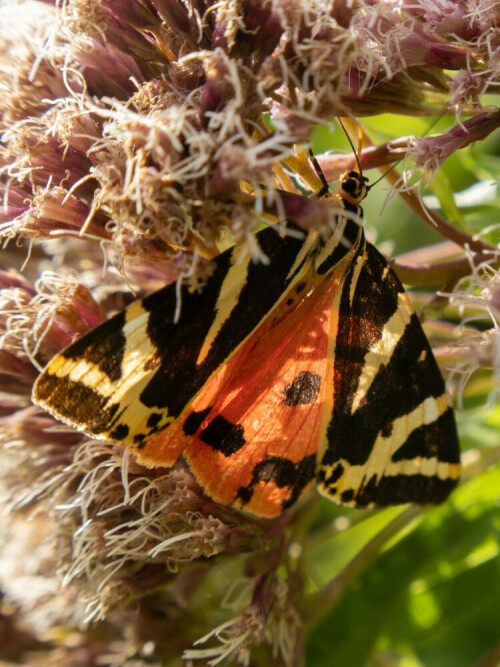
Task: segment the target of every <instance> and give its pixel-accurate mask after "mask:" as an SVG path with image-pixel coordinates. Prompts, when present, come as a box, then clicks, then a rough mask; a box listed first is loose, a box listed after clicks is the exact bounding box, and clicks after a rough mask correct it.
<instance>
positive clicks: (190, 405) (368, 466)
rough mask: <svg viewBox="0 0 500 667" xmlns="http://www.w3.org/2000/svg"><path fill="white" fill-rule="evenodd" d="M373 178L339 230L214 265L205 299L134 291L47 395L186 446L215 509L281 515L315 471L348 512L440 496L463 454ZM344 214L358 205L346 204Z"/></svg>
mask: <svg viewBox="0 0 500 667" xmlns="http://www.w3.org/2000/svg"><path fill="white" fill-rule="evenodd" d="M366 181H367V179H366V178H365V177H364V176H362V175H361V174H360V173H359V172H358V171H348V172H346V173H345V174H344V175H343V177H342V179H341V184H340V187H339V190H338V192H337V194H336V195H335V196H336V198H337V202H338V205H339V214H338V216H337V217H336V227H335V230H334V231H333V233H332V235H331V236H330V238H328V239H324V238H322V237H321V236H320V235H319V234H318V233H317V232H314V231H311V232H309V233H308V234H307V236H306V237H305V238H303V239H297V238H293V237H290V236H287V237H285V238H283V239H278V238H277V236H276V232H275V231H274V230H273V229H270V228H268V229H264V230H263V231H261V232H259V234H258V235H257V239H258V243H259V245H260V247H261V249H262V251H263V252H264V253H265V254H266V255H267V257H268V258H269V260H270V261H269V264H262V263H261V264H255V263H252V261H251V258H250V257H249V256H248V253H245V252H244V249H243V248H242V247H240V246H235V247H234V248H232V249H230V250H228V251H226V252H224V253H222V254H220V255H219V256H218V257H217V258H216V259H215V260H214V266H215V269H214V272H213V274H212V275H211V276H210V278H209V279H208V280H207V282H206V284H205V286H204V288H203V289H202V291H201V292H198V293H193V292H192V291H190V290H189V289H188V288H187V287H186V286H184V287H183V288H182V310H181V316H180V320H179V322H178V323H174V313H175V311H176V303H177V295H176V286H175V284H171V285H167V286H166V287H164V288H163V289H161V290H159V291H158V292H155V293H153V294H151V295H150V296H147V297H145V298H143V299H140V300H138V301H135V302H134V303H132V304H131V305H130V306H128V307H127V308H125V310H123V311H122V312H120V313H118V314H117V315H115V316H114V317H112V318H111V319H109V320H108V321H106V322H104V323H103V324H101V325H99V326H97V327H96V328H95V329H93V330H91V331H89V332H88V333H87V334H85V335H84V336H82V337H81V338H80V339H78V340H77V341H76V342H74V343H72V344H71V345H70V346H69V347H67V348H66V349H65V350H64V351H63V352H61V353H60V354H58V355H57V356H55V357H54V358H53V359H52V360H51V361H50V362H49V364H48V365H47V367H46V368H45V369H44V371H43V372H42V374H41V375H40V376H39V378H38V380H37V382H36V384H35V387H34V391H33V400H34V401H35V402H36V403H38V404H39V405H41V406H42V407H44V408H45V409H46V410H48V411H49V412H51V413H52V414H53V415H54V416H55V417H57V418H58V419H61V420H63V421H64V422H66V423H68V424H70V425H72V426H74V427H76V428H78V429H80V430H82V431H84V432H85V433H87V434H89V435H91V436H94V437H98V438H106V439H110V440H112V441H115V442H117V443H123V444H125V445H127V446H129V447H130V448H131V449H132V450H133V451H134V453H135V455H136V457H137V459H138V460H139V462H140V463H142V464H144V465H146V466H151V467H155V466H170V465H172V464H174V463H175V461H176V460H177V459H178V458H179V456H181V455H182V456H183V457H184V459H185V460H186V461H187V463H188V465H189V467H190V469H191V471H192V473H193V475H194V476H195V477H196V479H197V480H198V482H199V483H200V484H201V485H202V486H203V487H204V489H205V490H206V492H207V494H208V495H209V496H211V497H212V498H213V500H214V501H216V502H218V503H222V504H225V505H232V506H233V507H236V508H239V509H243V510H245V511H247V512H250V513H252V514H255V515H258V516H263V517H273V516H276V515H277V514H279V513H280V512H282V511H283V510H284V509H286V508H287V507H289V506H290V505H292V504H293V503H294V502H295V501H296V500H297V498H298V497H299V496H300V495H301V494H302V492H303V491H304V489H305V488H306V487H307V486H308V485H309V483H310V482H311V481H312V480H313V479H314V478H316V482H317V486H318V489H319V491H320V492H321V493H322V494H324V495H325V496H327V497H328V498H330V499H332V500H334V501H335V502H337V503H340V504H343V505H349V506H351V507H366V506H368V507H377V506H386V505H391V504H398V503H407V502H416V503H421V504H426V503H439V502H442V501H443V500H444V499H445V498H446V497H447V496H448V494H449V493H450V491H451V490H452V489H453V488H454V486H455V485H456V484H457V481H458V477H459V472H460V463H459V460H460V458H459V447H458V441H457V433H456V427H455V420H454V415H453V411H452V409H451V407H450V406H449V402H448V399H447V396H446V391H445V385H444V381H443V378H442V376H441V373H440V371H439V368H438V366H437V363H436V361H435V359H434V356H433V353H432V350H431V348H430V345H429V343H428V341H427V339H426V337H425V334H424V332H423V330H422V327H421V325H420V322H419V320H418V318H417V316H416V314H415V313H414V311H413V309H412V307H411V305H410V302H409V299H408V296H407V294H406V293H405V291H404V288H403V286H402V285H401V283H400V281H399V279H398V278H397V276H396V274H395V272H394V271H393V269H392V268H391V266H390V265H389V263H388V262H387V260H386V259H385V258H384V257H383V256H382V255H381V254H380V253H379V252H378V251H377V250H376V249H375V248H374V246H373V245H371V244H370V243H368V242H367V241H366V240H365V236H364V232H363V228H362V226H361V225H360V224H359V220H360V218H361V216H362V209H361V207H360V205H359V204H360V202H361V200H362V199H363V198H364V197H365V195H366V192H367V185H366ZM342 211H344V212H345V213H342Z"/></svg>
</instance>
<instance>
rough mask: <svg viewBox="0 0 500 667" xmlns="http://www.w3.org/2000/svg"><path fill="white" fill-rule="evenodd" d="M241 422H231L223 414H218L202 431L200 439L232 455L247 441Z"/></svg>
mask: <svg viewBox="0 0 500 667" xmlns="http://www.w3.org/2000/svg"><path fill="white" fill-rule="evenodd" d="M243 434H244V428H243V426H242V425H241V424H231V422H229V421H228V420H227V419H225V418H224V417H223V416H222V415H217V416H216V417H214V418H213V419H212V421H211V422H210V423H209V424H208V426H206V427H205V428H204V429H203V431H202V432H201V433H200V440H202V441H203V442H204V443H205V444H206V445H210V447H212V449H216V450H217V451H218V452H221V453H222V454H224V456H231V454H234V453H235V452H237V451H238V450H239V449H241V448H242V447H243V445H244V444H245V443H246V440H245V438H244V435H243Z"/></svg>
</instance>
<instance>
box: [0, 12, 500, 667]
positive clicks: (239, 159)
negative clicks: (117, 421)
mask: <svg viewBox="0 0 500 667" xmlns="http://www.w3.org/2000/svg"><path fill="white" fill-rule="evenodd" d="M498 22H499V16H498V3H496V2H494V1H493V0H483V1H482V2H474V1H472V0H471V1H470V2H469V1H464V2H455V1H453V0H435V1H432V0H419V1H417V2H414V3H400V2H396V1H392V0H383V1H381V2H370V1H369V0H357V1H355V2H348V1H347V0H340V1H337V0H242V1H235V0H221V1H220V2H217V3H213V2H211V1H209V0H149V1H148V2H146V1H145V0H67V1H61V2H57V3H55V4H52V3H51V2H49V1H47V0H46V1H45V2H43V1H42V0H25V1H24V2H20V3H14V2H12V3H6V4H5V5H4V7H2V8H1V9H0V26H1V29H0V73H1V74H0V77H1V78H0V86H1V90H2V97H1V99H0V129H1V131H2V138H1V142H0V174H1V183H0V189H1V194H2V201H3V206H2V208H1V210H0V236H1V238H2V239H3V240H4V242H5V247H4V250H3V253H2V257H1V264H0V268H2V269H3V271H2V272H1V273H0V288H1V290H0V327H1V330H0V390H1V393H0V434H1V435H0V437H1V439H2V449H1V452H2V453H1V465H0V468H1V469H2V471H4V473H5V474H4V478H3V480H2V482H1V487H0V492H1V499H2V503H3V505H4V507H5V510H6V513H7V514H6V516H7V517H8V518H7V519H6V520H5V526H4V528H3V529H2V538H1V539H2V542H3V543H4V544H6V545H7V544H8V545H9V548H5V549H4V550H3V556H2V558H1V560H0V584H1V587H2V589H3V591H4V594H5V595H6V597H7V599H8V601H9V605H12V609H14V610H15V612H12V613H13V616H12V619H11V620H10V621H8V620H7V617H6V616H1V617H0V624H2V623H3V624H4V625H5V627H7V625H6V624H9V623H11V622H12V623H14V624H15V623H17V621H18V620H19V619H18V618H17V616H16V614H21V615H22V616H23V620H22V623H21V625H19V627H18V629H17V630H16V632H17V635H15V637H16V639H15V642H17V643H16V645H15V647H14V648H13V655H14V654H16V652H17V656H18V657H19V656H20V655H22V656H23V657H24V656H25V655H27V654H28V653H27V652H31V655H40V656H45V657H40V658H36V657H35V658H32V661H31V662H25V664H33V665H37V664H49V663H50V661H51V660H52V664H55V662H56V661H57V664H68V665H70V664H77V663H78V662H79V661H80V660H81V661H82V664H94V662H95V663H97V662H100V663H101V664H102V662H103V661H104V662H106V661H107V662H106V664H120V665H127V664H130V665H132V664H133V665H142V664H146V663H147V664H153V663H152V662H151V660H158V661H159V662H158V663H157V664H174V663H175V660H177V659H178V656H180V655H181V654H182V653H183V651H185V659H186V660H188V661H193V660H195V659H201V660H206V661H208V662H207V664H211V665H215V664H219V663H220V662H221V661H223V660H225V659H227V660H228V661H230V664H234V663H238V664H244V665H245V664H249V661H250V655H251V652H252V651H253V650H254V649H255V650H258V651H259V650H260V651H263V652H262V653H261V654H259V655H261V660H262V662H261V663H259V664H271V663H273V664H283V665H286V666H287V667H292V666H293V665H298V664H300V661H301V657H300V654H301V646H302V629H301V624H302V619H301V599H302V596H303V595H304V586H305V583H304V580H303V577H302V576H299V574H298V569H297V570H296V571H294V568H293V567H292V566H291V565H290V558H289V557H288V555H287V553H288V552H287V547H288V546H289V545H287V539H289V538H288V537H287V532H286V531H287V530H289V527H290V522H291V521H292V518H293V517H294V510H290V511H288V512H287V513H286V514H285V515H283V516H282V517H279V518H278V519H276V520H273V521H261V520H257V519H251V518H249V517H245V516H242V515H241V514H238V513H235V512H232V511H230V510H229V509H227V508H223V507H218V506H215V505H214V503H213V502H211V501H210V499H208V498H207V497H206V496H205V494H204V493H203V491H202V489H201V488H200V487H199V486H198V485H197V483H196V480H194V479H193V478H192V477H191V475H190V474H189V472H188V471H187V469H186V468H185V467H183V464H182V463H181V462H179V463H178V464H177V465H176V467H174V468H173V469H169V470H149V469H145V468H142V467H141V466H139V465H138V464H137V463H136V462H134V461H133V460H132V459H130V460H129V457H128V454H127V453H126V452H124V451H120V450H119V449H118V448H117V447H114V446H111V445H110V444H108V443H106V442H104V443H103V442H95V441H92V440H89V439H88V438H85V437H83V436H82V435H81V434H79V433H77V432H76V431H75V430H73V429H71V428H69V427H66V426H62V425H60V424H58V423H57V422H56V421H55V420H54V419H53V418H52V417H50V416H48V415H46V414H45V413H43V412H42V411H41V409H39V408H37V407H34V406H33V405H32V404H31V401H30V395H31V387H32V384H33V381H34V379H35V378H36V375H37V373H38V371H39V370H40V369H41V368H42V367H43V366H44V365H45V364H46V363H47V362H48V361H49V359H50V358H51V357H52V356H53V355H54V354H55V353H57V352H58V351H60V350H61V349H62V348H63V347H65V346H66V345H67V344H68V343H69V342H71V341H72V340H74V339H75V338H76V337H78V336H79V335H81V334H82V333H84V332H85V331H87V330H89V329H91V328H92V327H94V326H95V325H96V324H98V323H100V322H102V321H103V320H104V319H106V317H107V316H108V315H109V314H110V313H113V312H116V311H117V310H119V309H120V308H122V307H123V306H125V305H126V304H128V303H130V301H131V300H132V299H133V298H134V296H133V294H137V293H140V294H143V293H147V292H149V291H151V290H153V289H156V288H158V287H160V286H161V285H163V284H164V283H165V282H168V281H174V280H185V281H190V283H191V284H192V285H193V287H197V286H199V285H201V284H202V283H203V280H204V279H205V278H206V276H207V275H208V274H209V273H210V271H211V266H210V259H211V258H213V257H214V256H215V255H216V254H217V253H218V252H219V251H220V250H221V249H224V248H225V247H228V246H229V245H230V244H231V243H233V242H243V243H245V244H246V245H247V247H248V252H249V253H252V255H253V256H254V258H255V259H256V260H261V261H265V259H266V258H265V257H262V254H261V252H260V249H259V247H258V244H257V242H256V239H255V231H256V230H257V229H258V228H259V226H261V225H262V224H263V223H266V224H271V225H276V226H277V228H278V230H279V231H280V232H281V234H282V235H283V234H286V233H287V221H288V220H293V221H294V222H296V223H298V224H299V225H301V226H302V227H304V228H311V227H313V228H316V229H318V230H320V231H322V232H327V231H328V230H329V229H331V226H332V221H333V219H334V217H335V215H336V211H337V209H336V206H335V202H333V201H331V200H328V199H326V200H319V199H309V198H308V197H306V196H305V195H304V190H307V191H313V190H314V189H316V188H318V185H319V184H318V178H317V175H316V173H315V172H314V170H313V169H312V168H311V165H310V164H309V162H308V161H307V159H306V157H305V155H306V154H305V148H306V147H307V146H308V144H309V141H310V139H311V136H312V134H313V131H314V130H315V128H316V127H317V126H318V125H321V124H329V123H330V121H331V120H332V118H334V117H335V116H342V117H347V118H351V119H352V118H357V117H362V116H368V115H375V114H381V113H385V112H390V113H398V114H407V115H409V116H413V115H415V116H417V115H427V116H429V117H432V116H434V115H437V114H438V113H439V111H440V109H441V108H445V110H446V112H447V113H448V114H449V115H450V116H451V117H452V118H455V119H456V124H455V126H454V127H452V128H451V129H450V130H447V131H444V132H442V133H441V134H437V135H435V136H432V137H426V138H422V139H412V140H411V141H406V140H400V141H399V143H398V141H397V140H395V141H392V142H388V143H386V144H383V145H381V146H376V147H375V146H370V147H365V148H364V149H363V150H362V151H361V154H360V156H359V158H360V161H361V164H362V166H363V167H366V168H368V167H373V166H381V165H382V166H383V165H387V164H391V163H393V162H394V161H396V160H398V159H399V158H400V157H401V155H407V156H410V157H411V158H412V159H413V160H414V163H415V165H416V167H415V168H414V169H417V168H419V169H423V173H424V174H425V175H426V176H428V175H429V173H430V172H431V171H432V172H435V171H436V170H437V169H438V168H439V166H440V165H441V164H442V162H443V161H444V160H445V159H446V158H447V157H448V156H449V155H452V154H453V153H455V152H456V151H457V150H459V149H460V148H463V147H464V146H466V145H470V144H472V143H473V142H475V141H478V140H482V139H483V138H484V137H486V136H487V135H488V134H490V133H491V132H492V131H493V130H494V129H496V128H498V127H499V126H500V112H499V111H498V109H496V108H495V109H492V108H488V109H485V108H484V107H483V106H482V100H483V98H484V96H485V94H487V93H489V92H491V91H494V90H495V89H497V88H498V83H499V80H500V64H499V63H500V59H499V57H498V54H499V50H500V29H499V27H498ZM465 116H470V117H468V118H466V119H465V120H464V117H465ZM319 160H320V163H321V164H322V166H323V169H324V171H325V174H326V175H327V177H328V178H330V177H335V176H336V175H338V174H339V173H340V172H341V171H342V170H344V169H346V168H352V167H354V166H355V164H356V158H355V156H354V155H351V154H349V155H347V156H346V155H344V154H341V155H332V156H325V157H323V158H322V157H321V156H320V157H319ZM406 196H407V197H410V198H411V196H412V193H411V192H408V191H407V192H406ZM422 217H423V218H424V219H425V220H427V221H429V219H430V217H429V215H428V213H426V214H424V215H423V216H422ZM431 222H432V223H433V224H434V225H435V226H436V228H437V229H438V231H441V233H442V234H443V236H445V237H447V238H449V239H451V240H453V241H456V242H458V243H459V244H460V245H461V246H462V247H464V246H468V248H469V249H471V251H474V252H475V253H476V254H473V255H470V256H469V257H468V258H466V259H465V260H461V261H455V263H453V261H452V262H450V263H449V267H447V268H446V271H448V273H446V275H447V276H450V275H451V278H450V280H447V283H448V286H449V285H450V284H451V285H453V284H454V283H456V281H457V280H458V279H460V278H461V277H463V276H464V275H466V274H467V273H468V272H469V273H470V267H471V265H472V267H473V272H472V279H470V280H472V283H473V284H474V287H473V288H470V287H469V285H470V284H472V283H466V282H462V283H461V284H460V290H459V291H457V293H456V296H455V297H454V298H455V299H457V298H458V297H460V298H462V299H465V301H467V303H470V302H471V301H474V302H475V303H477V302H478V299H479V300H480V301H481V308H482V309H483V311H487V313H488V314H490V315H491V322H490V324H489V328H488V331H483V332H482V333H481V334H480V335H479V334H478V333H477V331H474V332H472V333H471V330H467V335H466V337H465V338H464V339H463V341H462V348H461V352H460V355H459V356H460V361H459V364H460V370H461V371H463V372H464V373H466V374H467V375H468V374H470V373H471V372H472V371H473V370H474V369H475V368H477V367H484V366H488V365H490V366H493V367H494V368H495V369H496V370H495V373H496V377H497V379H498V373H499V370H498V369H499V368H500V360H499V355H498V352H497V348H498V333H497V332H498V330H499V328H498V323H499V314H498V313H499V307H498V303H497V302H498V301H499V297H498V289H497V283H498V273H497V272H496V271H495V270H493V269H491V264H492V263H494V261H497V260H496V255H495V248H494V247H493V246H491V245H489V243H488V242H487V241H483V240H481V239H479V237H477V238H473V237H472V236H471V235H468V234H466V233H465V232H462V231H460V230H456V229H455V228H453V227H452V226H451V225H450V226H447V223H446V221H442V220H440V219H439V217H436V216H434V217H433V218H432V219H431ZM279 242H280V235H279V234H276V243H279ZM24 260H26V262H25V265H24V266H23V264H24ZM486 261H488V264H485V262H486ZM476 265H480V268H475V267H476ZM21 266H23V268H24V273H22V274H21V273H18V272H17V271H14V270H13V267H16V268H21ZM103 267H104V268H103ZM464 267H465V268H464ZM481 267H482V268H481ZM428 270H429V272H430V275H431V276H436V275H439V276H440V275H441V274H440V273H439V271H440V270H443V271H444V268H443V267H442V266H440V267H434V268H433V267H430V268H429V269H428ZM422 271H423V273H425V271H424V270H422ZM433 271H434V273H433ZM450 272H451V273H450ZM423 273H422V274H420V275H421V276H422V275H423ZM422 282H429V281H428V280H422ZM431 282H432V280H431ZM464 285H465V287H464ZM478 336H479V338H480V341H479V344H478ZM463 350H466V352H467V354H465V355H464V352H463ZM300 511H301V512H305V513H307V502H306V503H305V505H304V506H303V507H302V508H301V510H300ZM28 516H29V517H30V521H29V522H27V517H28ZM276 542H279V545H278V547H277V546H276ZM265 549H269V550H270V551H269V552H265V553H267V554H269V553H271V554H272V555H273V557H272V558H270V559H269V557H268V556H267V557H266V558H260V557H256V556H255V554H258V553H259V550H265ZM30 553H31V557H30V558H27V557H25V555H26V554H30ZM21 554H23V556H22V555H21ZM215 557H216V558H215ZM254 558H256V560H252V559H254ZM291 560H293V559H291ZM211 562H214V563H217V564H220V563H223V568H226V576H231V577H233V578H234V579H239V578H241V577H242V576H243V575H245V577H246V581H248V582H249V584H248V595H249V599H248V600H246V602H245V601H242V600H239V602H240V603H241V604H239V607H238V605H231V606H229V607H226V609H225V612H224V613H226V616H221V615H220V614H221V611H220V609H219V607H218V604H217V603H216V602H214V601H213V600H212V599H210V601H209V602H205V603H203V604H206V607H202V611H203V613H199V612H198V613H197V612H196V610H195V609H194V608H193V606H192V603H191V600H192V599H197V598H196V596H197V595H199V596H200V598H199V599H201V594H200V591H202V590H204V591H205V593H207V590H209V589H210V586H212V587H218V590H220V589H224V587H226V586H227V585H228V584H227V579H226V580H224V576H223V575H222V574H221V572H220V571H218V570H217V567H218V565H215V573H214V574H211V573H210V570H209V568H208V565H209V563H211ZM210 577H212V578H210ZM28 580H29V581H30V582H35V583H33V585H31V584H30V585H28V584H27V583H26V582H27V581H28ZM19 582H24V583H23V585H22V586H21V585H20V584H19ZM61 582H62V584H63V587H62V589H60V588H58V586H59V584H60V583H61ZM204 587H205V588H204ZM207 597H208V598H210V596H209V595H208V594H207V595H205V598H203V599H206V598H207ZM219 601H220V600H219ZM132 612H134V613H132ZM211 615H212V616H213V617H215V618H217V619H222V620H221V623H220V625H219V626H218V627H217V628H216V629H215V630H212V631H211V632H210V633H209V634H208V635H207V634H206V631H207V627H206V619H207V618H209V619H210V618H211ZM224 619H225V620H224ZM209 623H210V626H209V627H212V626H214V625H216V622H214V623H212V621H211V620H209ZM9 627H10V625H9ZM97 627H99V628H100V632H99V633H98V632H97V631H96V632H93V630H92V628H97ZM57 628H66V631H67V632H66V634H65V636H64V637H63V636H62V634H61V637H60V638H58V637H57V632H56V629H57ZM73 629H74V630H75V633H76V632H77V629H78V632H77V633H76V635H75V637H76V638H74V639H73V640H70V639H68V634H69V631H70V630H73ZM51 633H52V634H51ZM201 635H204V637H203V640H211V639H212V638H213V637H218V638H219V639H220V640H221V642H222V647H217V648H212V649H211V648H208V649H199V648H197V649H192V648H189V647H190V646H191V645H192V644H193V642H194V641H195V640H196V638H197V637H199V636H201ZM47 637H52V638H49V639H47ZM165 637H167V639H165ZM259 647H260V648H259ZM266 647H267V648H268V653H265V650H266ZM37 651H38V653H37ZM47 656H48V657H47ZM26 660H28V659H27V658H26ZM30 660H31V659H30ZM43 660H48V661H49V662H48V663H44V662H43ZM175 664H177V663H175Z"/></svg>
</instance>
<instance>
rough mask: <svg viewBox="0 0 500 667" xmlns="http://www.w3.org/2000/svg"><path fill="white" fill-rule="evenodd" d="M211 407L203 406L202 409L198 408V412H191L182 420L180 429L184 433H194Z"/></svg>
mask: <svg viewBox="0 0 500 667" xmlns="http://www.w3.org/2000/svg"><path fill="white" fill-rule="evenodd" d="M211 409H212V408H211V407H209V408H205V409H204V410H199V411H198V412H196V411H195V412H192V413H191V414H190V415H189V416H188V417H187V418H186V421H185V422H184V425H183V427H182V430H183V432H184V435H194V434H195V433H196V431H197V430H198V429H199V428H200V426H201V424H202V422H203V420H204V419H205V417H206V416H207V415H208V413H209V412H210V410H211Z"/></svg>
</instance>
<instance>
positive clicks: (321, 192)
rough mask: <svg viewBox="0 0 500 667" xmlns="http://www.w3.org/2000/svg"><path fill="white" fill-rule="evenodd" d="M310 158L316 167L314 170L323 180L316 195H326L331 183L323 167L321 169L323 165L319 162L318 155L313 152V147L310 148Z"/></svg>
mask: <svg viewBox="0 0 500 667" xmlns="http://www.w3.org/2000/svg"><path fill="white" fill-rule="evenodd" d="M309 158H310V160H311V162H312V165H313V167H314V171H315V172H316V176H317V177H318V178H319V180H320V181H321V188H320V189H319V190H318V192H316V194H315V197H324V196H325V195H326V194H327V193H328V192H329V190H330V185H329V183H328V181H327V180H326V176H325V174H324V173H323V169H321V165H320V163H319V162H318V160H317V158H316V156H315V155H314V153H313V152H312V149H311V148H310V149H309Z"/></svg>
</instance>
